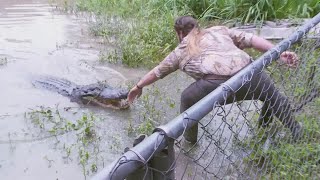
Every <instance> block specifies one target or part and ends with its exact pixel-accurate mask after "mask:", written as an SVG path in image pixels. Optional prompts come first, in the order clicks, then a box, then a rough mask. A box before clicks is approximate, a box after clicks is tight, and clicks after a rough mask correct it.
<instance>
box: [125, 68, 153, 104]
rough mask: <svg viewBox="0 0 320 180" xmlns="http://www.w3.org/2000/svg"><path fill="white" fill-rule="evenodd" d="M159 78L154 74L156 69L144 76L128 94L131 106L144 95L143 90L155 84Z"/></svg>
mask: <svg viewBox="0 0 320 180" xmlns="http://www.w3.org/2000/svg"><path fill="white" fill-rule="evenodd" d="M158 79H159V78H158V77H157V76H156V74H155V73H154V69H152V70H151V71H149V72H148V73H147V74H146V75H144V76H143V77H142V78H141V79H140V81H139V82H138V83H137V84H136V85H135V86H134V87H133V88H132V89H131V90H130V92H129V94H128V102H129V103H130V104H131V103H132V102H133V101H134V100H135V99H136V98H138V97H139V96H140V95H141V94H142V88H143V87H145V86H147V85H149V84H152V83H154V82H155V81H157V80H158Z"/></svg>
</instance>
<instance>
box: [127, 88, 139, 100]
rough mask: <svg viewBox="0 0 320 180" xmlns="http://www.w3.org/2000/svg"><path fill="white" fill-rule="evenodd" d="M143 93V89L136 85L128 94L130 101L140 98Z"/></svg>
mask: <svg viewBox="0 0 320 180" xmlns="http://www.w3.org/2000/svg"><path fill="white" fill-rule="evenodd" d="M141 94H142V89H139V88H137V86H134V87H133V88H132V89H131V90H130V92H129V94H128V98H127V99H128V102H129V104H131V103H132V102H133V101H134V100H135V99H136V98H139V97H140V96H141Z"/></svg>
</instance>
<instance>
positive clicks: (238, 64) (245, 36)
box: [154, 26, 253, 79]
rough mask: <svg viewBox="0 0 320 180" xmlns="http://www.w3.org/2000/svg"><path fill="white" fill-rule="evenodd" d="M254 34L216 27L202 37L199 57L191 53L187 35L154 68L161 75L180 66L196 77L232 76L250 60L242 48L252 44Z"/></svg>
mask: <svg viewBox="0 0 320 180" xmlns="http://www.w3.org/2000/svg"><path fill="white" fill-rule="evenodd" d="M252 36H253V34H251V33H246V32H243V31H239V30H235V29H229V28H227V27H225V26H214V27H211V28H208V29H206V30H205V33H204V34H203V35H202V36H201V37H200V40H199V43H198V46H199V47H200V49H201V50H200V52H199V53H198V55H196V56H192V57H191V56H190V55H189V53H188V48H187V44H188V36H186V37H185V38H184V39H183V40H182V42H181V43H180V44H179V45H178V46H177V47H176V48H175V49H174V50H173V51H172V52H171V53H170V54H169V55H168V56H167V57H166V58H165V59H164V60H163V61H162V62H160V64H159V65H158V66H156V67H155V68H154V72H155V74H156V76H157V77H158V78H163V77H165V76H166V75H168V74H170V73H171V72H174V71H176V70H177V69H180V70H182V71H184V72H186V73H187V74H188V75H190V76H191V77H193V78H194V79H201V78H202V77H203V76H204V75H206V74H216V75H233V74H235V73H236V72H238V71H239V70H241V69H242V68H243V67H245V66H246V65H247V64H249V62H250V56H249V55H248V54H247V53H246V52H244V51H243V50H242V49H243V48H246V47H251V46H252V44H251V39H252Z"/></svg>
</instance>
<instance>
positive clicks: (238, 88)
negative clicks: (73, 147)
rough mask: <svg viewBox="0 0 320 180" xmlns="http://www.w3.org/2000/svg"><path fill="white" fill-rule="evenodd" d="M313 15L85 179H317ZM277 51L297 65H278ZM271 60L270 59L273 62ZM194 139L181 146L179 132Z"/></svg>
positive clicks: (317, 47) (318, 66)
mask: <svg viewBox="0 0 320 180" xmlns="http://www.w3.org/2000/svg"><path fill="white" fill-rule="evenodd" d="M319 21H320V14H318V15H317V16H315V17H314V18H313V19H311V20H310V21H308V22H307V23H306V24H305V25H303V26H301V27H300V28H299V29H298V30H297V31H296V32H295V33H294V34H292V35H291V36H290V37H289V38H287V39H285V40H283V41H281V42H280V43H278V44H277V45H276V46H275V47H274V48H273V49H271V50H269V51H268V52H266V53H265V54H263V55H262V56H261V57H259V58H258V59H257V60H255V61H253V62H252V63H251V64H250V65H249V66H247V67H246V68H244V69H243V70H242V71H241V72H239V73H237V74H236V75H235V76H233V77H232V78H231V79H229V80H228V81H226V82H225V83H223V84H221V86H220V87H218V88H217V89H216V90H214V91H213V92H211V93H210V94H209V95H207V96H206V97H205V98H203V99H202V100H200V101H199V102H198V103H197V104H195V105H194V106H192V107H191V108H189V109H188V110H187V111H185V112H184V113H182V114H181V115H179V116H178V117H176V118H175V119H173V120H172V121H170V122H169V123H168V124H166V125H163V126H160V127H158V128H156V129H155V130H154V133H153V134H152V135H150V136H149V137H146V136H144V135H141V136H140V137H138V138H137V139H136V140H135V143H134V147H133V148H130V149H126V150H125V153H124V154H123V155H122V156H121V157H119V158H118V159H117V160H116V161H114V162H113V163H112V164H110V165H109V166H107V167H106V168H104V169H103V170H102V171H100V172H99V173H97V174H96V175H95V176H94V177H93V178H92V179H129V180H130V179H152V180H158V179H284V178H286V179H287V178H289V179H318V178H320V143H319V139H320V118H319V117H320V98H319V96H320V81H319V79H320V72H319V71H320V26H319V25H318V23H319ZM284 51H293V52H295V53H296V54H297V55H298V57H299V65H298V67H296V68H292V67H288V66H287V65H285V64H282V63H281V62H278V61H277V60H278V58H279V55H280V54H281V53H282V52H284ZM273 61H277V62H273ZM190 134H191V135H193V136H194V135H195V134H196V135H197V141H196V143H188V142H187V141H186V140H185V139H184V138H183V136H182V135H184V136H188V135H190Z"/></svg>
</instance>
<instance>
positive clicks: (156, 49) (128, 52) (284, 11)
mask: <svg viewBox="0 0 320 180" xmlns="http://www.w3.org/2000/svg"><path fill="white" fill-rule="evenodd" d="M75 6H76V9H78V10H80V11H89V12H93V13H95V14H96V15H98V16H101V17H102V18H103V19H104V20H103V21H102V22H104V23H102V24H101V21H99V22H97V23H98V24H99V28H97V29H96V30H98V32H96V33H95V34H97V35H102V36H104V37H107V38H110V37H111V36H116V39H117V41H116V44H117V46H118V48H117V49H118V52H116V53H115V55H112V56H111V57H118V59H119V60H121V62H122V63H123V64H126V65H128V66H130V67H138V66H140V67H149V68H151V67H153V66H154V65H155V64H158V63H159V62H160V61H161V60H162V59H163V58H164V57H165V56H166V55H167V54H168V53H169V52H170V51H171V50H172V49H173V48H174V47H175V45H176V42H177V41H176V38H175V34H174V32H173V28H172V26H173V22H174V19H175V18H176V17H177V16H179V15H193V16H195V17H196V18H198V19H200V21H201V22H202V23H203V24H208V22H209V21H212V20H219V21H232V22H234V23H248V22H255V23H262V22H263V21H265V20H274V19H287V18H310V17H313V16H315V15H316V14H317V13H318V12H319V11H320V2H319V1H317V0H304V1H289V0H281V1H276V0H254V1H252V0H200V1H193V0H183V1H182V0H168V1H160V0H151V1H147V0H137V1H129V0H108V1H105V0H76V1H75ZM114 19H120V20H121V21H117V22H116V23H115V21H113V20H114ZM119 22H121V23H119ZM113 53H114V52H113ZM111 62H114V58H111Z"/></svg>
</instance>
